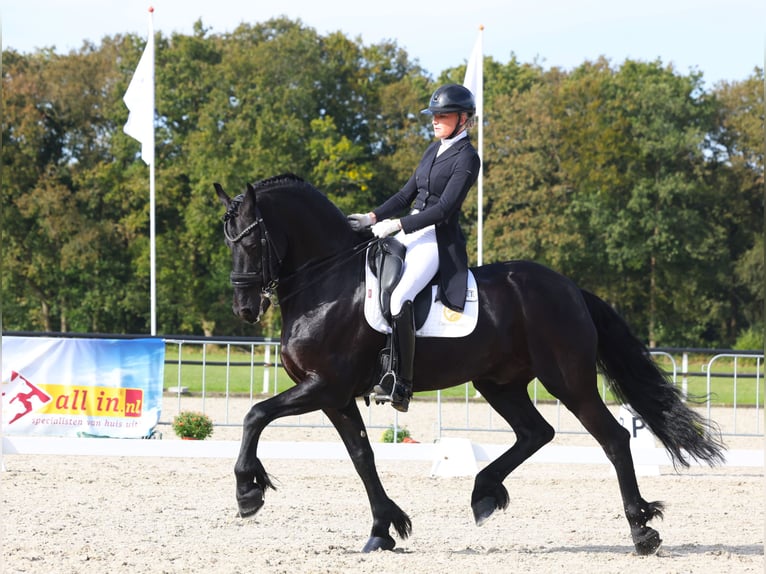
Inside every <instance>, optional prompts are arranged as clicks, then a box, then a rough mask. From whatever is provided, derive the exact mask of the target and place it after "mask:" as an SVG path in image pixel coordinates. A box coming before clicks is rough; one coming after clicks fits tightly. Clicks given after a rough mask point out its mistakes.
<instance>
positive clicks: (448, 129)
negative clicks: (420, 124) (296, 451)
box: [431, 112, 460, 139]
mask: <svg viewBox="0 0 766 574" xmlns="http://www.w3.org/2000/svg"><path fill="white" fill-rule="evenodd" d="M459 119H460V114H458V113H457V112H449V113H446V114H434V116H433V120H432V122H431V123H432V124H433V126H434V136H435V137H437V138H439V139H444V138H447V137H449V136H450V135H451V134H452V132H453V131H455V126H456V125H457V123H458V120H459Z"/></svg>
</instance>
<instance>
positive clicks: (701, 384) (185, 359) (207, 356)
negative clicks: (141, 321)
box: [165, 344, 764, 406]
mask: <svg viewBox="0 0 766 574" xmlns="http://www.w3.org/2000/svg"><path fill="white" fill-rule="evenodd" d="M165 360H166V364H165V389H168V388H171V387H176V386H178V385H180V386H182V387H187V388H188V389H189V391H190V392H192V393H202V392H203V390H204V392H205V393H206V394H208V395H215V394H225V393H229V394H240V395H250V394H252V395H253V396H261V395H264V394H265V395H271V394H274V393H275V391H276V392H281V391H283V390H285V389H287V388H288V387H290V386H292V385H293V382H292V380H291V379H290V378H289V377H288V376H287V373H286V372H285V370H284V369H283V368H281V367H280V368H277V369H276V376H275V369H274V367H273V364H272V365H270V366H269V367H268V368H269V373H268V391H267V392H266V393H264V392H263V376H264V366H263V363H264V356H263V347H261V346H254V353H253V356H252V359H251V353H250V346H249V345H245V346H233V345H232V346H231V347H230V348H229V350H228V351H227V349H226V347H217V346H214V345H205V352H204V354H203V350H202V346H201V345H188V344H185V345H184V347H183V349H182V354H181V366H180V369H181V372H180V382H179V372H178V368H179V365H178V348H177V346H176V345H171V344H168V349H167V351H166V357H165ZM709 360H710V356H704V355H699V356H694V357H690V361H689V375H688V376H687V389H688V393H689V395H690V396H700V397H704V396H705V395H706V394H707V374H706V372H705V370H704V367H705V366H706V365H707V364H708V362H709ZM251 361H252V362H251ZM273 361H274V353H273V348H272V354H271V362H272V363H273ZM657 361H658V364H659V366H660V367H661V368H662V369H664V370H666V371H669V372H672V363H671V362H670V360H669V359H667V357H663V356H660V357H658V358H657ZM227 364H228V365H229V369H228V370H227ZM734 366H735V365H734V361H733V360H732V359H729V358H726V359H719V360H716V361H715V362H714V363H713V365H712V367H713V368H712V371H713V372H712V374H711V397H712V403H713V404H714V405H732V404H735V399H736V404H737V405H738V406H754V405H755V404H756V374H758V376H759V377H760V384H759V385H758V394H759V397H758V401H759V403H758V404H760V405H763V404H764V381H763V362H761V364H760V365H758V364H756V361H755V360H754V359H743V358H739V359H738V360H737V364H736V367H737V380H736V390H735V388H734V387H735V385H734V379H733V376H732V375H733V373H734ZM678 369H679V371H680V364H679V366H678ZM677 384H678V385H679V386H680V385H682V380H681V376H680V375H679V376H678V381H677ZM203 387H204V388H203ZM275 387H276V388H275ZM599 391H600V392H601V393H602V396H604V394H605V396H606V401H607V402H608V403H613V402H614V398H613V396H612V395H611V393H610V392H609V391H608V389H604V383H603V381H602V380H601V379H600V378H599ZM529 392H530V396H532V397H533V398H535V399H536V400H537V401H553V400H555V399H554V397H552V396H551V395H550V394H549V393H548V392H547V391H546V390H545V389H544V388H543V386H542V385H541V384H540V383H539V382H537V381H535V382H534V383H533V384H531V385H530V386H529ZM418 396H419V397H424V398H428V397H434V398H435V397H436V392H427V393H420V394H418ZM441 396H442V399H445V400H450V399H461V400H462V399H465V398H469V399H471V398H473V397H475V396H476V391H475V390H474V388H473V385H472V384H470V383H467V384H465V385H460V386H457V387H452V388H450V389H445V390H443V391H442V395H441Z"/></svg>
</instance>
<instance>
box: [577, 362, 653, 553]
mask: <svg viewBox="0 0 766 574" xmlns="http://www.w3.org/2000/svg"><path fill="white" fill-rule="evenodd" d="M594 378H595V376H594ZM562 401H563V402H564V404H565V405H566V406H567V408H569V410H571V411H572V412H573V413H574V415H575V416H576V417H577V418H578V419H579V420H580V422H581V423H582V424H583V426H584V427H585V428H586V429H587V430H588V432H590V434H591V435H593V437H594V438H595V439H596V440H597V441H598V442H599V444H600V445H601V447H602V448H603V449H604V453H606V456H607V458H608V459H609V461H610V462H611V463H612V465H613V466H614V469H615V471H616V472H617V482H618V483H619V485H620V494H621V495H622V502H623V507H624V510H625V517H626V518H627V519H628V524H630V533H631V536H632V538H633V544H634V545H635V547H636V552H637V553H638V554H641V555H647V554H653V553H654V552H656V551H657V549H658V548H659V547H660V544H662V539H661V538H660V534H659V532H657V531H656V530H654V529H653V528H651V527H649V526H647V522H649V521H650V520H651V519H652V518H662V509H663V505H662V503H661V502H647V501H646V500H644V499H643V498H642V497H641V493H640V492H639V489H638V480H637V479H636V471H635V467H634V466H633V457H632V455H631V453H630V433H629V432H628V431H627V430H626V429H625V428H623V427H622V426H621V425H620V423H618V422H617V420H616V419H615V418H614V416H613V415H612V413H610V412H609V409H608V408H607V407H606V405H605V404H604V402H603V401H602V400H601V397H599V396H598V393H597V392H596V391H595V388H594V390H593V392H592V393H591V395H590V398H589V399H583V398H580V399H579V400H577V401H575V402H572V401H565V400H564V399H562Z"/></svg>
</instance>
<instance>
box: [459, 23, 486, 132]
mask: <svg viewBox="0 0 766 574" xmlns="http://www.w3.org/2000/svg"><path fill="white" fill-rule="evenodd" d="M483 31H484V26H481V27H480V28H479V36H478V37H477V38H476V44H474V46H473V51H472V52H471V57H470V59H469V60H468V65H467V66H466V69H465V80H463V86H465V87H466V88H468V89H469V90H471V93H472V94H473V97H474V98H476V115H477V116H478V117H479V121H483V120H484V53H483V48H482V41H481V40H482V33H483Z"/></svg>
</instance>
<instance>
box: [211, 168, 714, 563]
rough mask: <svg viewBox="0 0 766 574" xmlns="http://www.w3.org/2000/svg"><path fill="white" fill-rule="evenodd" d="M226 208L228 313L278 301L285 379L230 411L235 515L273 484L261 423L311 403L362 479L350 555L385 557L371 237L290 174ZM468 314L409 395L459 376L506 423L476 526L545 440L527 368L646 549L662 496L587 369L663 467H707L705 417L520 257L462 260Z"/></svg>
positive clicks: (425, 363) (252, 508)
mask: <svg viewBox="0 0 766 574" xmlns="http://www.w3.org/2000/svg"><path fill="white" fill-rule="evenodd" d="M215 188H216V192H217V194H218V197H219V198H220V199H221V201H222V202H223V203H224V205H225V206H226V209H227V211H226V214H225V216H224V234H225V237H226V243H227V245H228V246H229V248H230V249H231V252H232V258H233V271H232V273H231V283H232V285H233V287H234V306H233V309H234V313H235V314H236V315H238V316H239V317H240V318H242V319H243V320H245V321H248V322H256V321H258V319H259V318H260V317H261V315H262V313H263V312H265V310H266V309H267V307H268V304H269V301H270V298H271V297H272V295H274V294H275V292H276V295H277V297H278V301H279V304H280V306H281V311H282V321H283V327H282V339H281V342H282V364H283V365H284V367H285V369H286V371H287V373H288V374H289V375H290V377H291V378H292V379H293V380H294V381H295V382H296V383H297V384H296V385H295V386H294V387H291V388H290V389H288V390H286V391H284V392H282V393H280V394H278V395H276V396H274V397H271V398H269V399H267V400H264V401H261V402H258V403H256V404H255V405H253V407H252V408H251V410H250V411H249V412H248V414H247V415H246V416H245V419H244V429H243V436H242V444H241V449H240V453H239V457H238V459H237V462H236V465H235V469H234V472H235V476H236V485H237V487H236V496H237V503H238V507H239V513H240V516H242V517H247V516H251V515H254V514H255V513H256V512H257V511H258V510H259V509H260V508H261V506H262V505H263V502H264V491H265V490H266V489H269V488H274V486H273V484H272V482H271V480H270V478H269V475H268V474H267V473H266V470H265V468H264V466H263V464H262V462H261V461H260V460H259V458H258V440H259V438H260V436H261V433H262V432H263V430H264V428H265V427H266V426H267V425H268V424H269V423H271V422H272V421H274V420H275V419H277V418H280V417H286V416H291V415H300V414H302V413H307V412H310V411H316V410H319V409H321V410H322V411H323V412H324V413H325V414H326V416H327V417H328V419H329V420H330V421H331V422H332V424H333V425H334V426H335V428H336V429H337V431H338V433H339V434H340V437H341V439H342V440H343V443H344V444H345V446H346V448H347V449H348V453H349V455H350V457H351V460H352V461H353V463H354V466H355V468H356V471H357V473H358V474H359V476H360V477H361V479H362V481H363V482H364V486H365V489H366V490H367V496H368V498H369V503H370V507H371V510H372V516H373V521H372V530H371V533H370V537H369V539H368V541H367V543H366V544H365V546H364V551H365V552H369V551H372V550H377V549H384V550H391V549H393V548H394V546H395V541H394V539H393V538H392V536H391V534H390V532H389V530H390V528H391V526H393V527H394V529H395V530H396V532H397V533H398V535H399V536H400V537H401V538H403V539H404V538H407V536H408V535H409V534H410V532H411V528H412V525H411V522H410V519H409V517H408V516H407V514H405V513H404V512H403V511H402V510H401V509H400V508H399V506H397V504H396V503H395V502H394V501H393V500H391V499H390V498H389V497H388V496H387V494H386V491H385V490H384V488H383V485H382V484H381V481H380V478H379V476H378V472H377V469H376V467H375V460H374V456H373V451H372V448H371V447H370V442H369V440H368V437H367V433H366V430H365V425H364V423H363V420H362V416H361V413H360V411H359V407H358V406H357V401H356V398H357V397H362V396H366V395H367V394H368V393H369V391H370V389H371V388H372V387H373V385H374V384H375V383H376V382H377V381H376V379H375V377H376V374H377V372H378V370H379V369H378V367H379V365H378V363H379V361H378V352H379V351H380V349H381V348H382V347H383V346H384V343H385V335H383V334H380V333H378V332H376V331H374V330H373V329H372V328H370V327H369V326H368V325H367V323H366V321H365V320H364V318H363V305H364V297H365V290H364V284H363V283H364V268H363V261H364V259H365V258H364V256H363V255H362V254H363V252H364V251H365V248H366V246H367V245H368V244H369V243H370V241H368V240H366V239H365V238H363V237H360V236H359V234H357V233H355V232H354V231H352V230H351V228H350V227H349V225H348V223H347V221H346V218H345V216H344V215H343V214H342V213H341V212H340V211H339V210H338V209H337V208H336V207H335V206H334V205H333V204H332V203H331V202H330V201H329V200H328V199H327V198H326V197H325V196H324V195H322V194H321V193H320V192H319V191H317V190H316V189H315V188H314V187H312V186H311V185H310V184H308V183H306V182H304V181H303V180H301V179H299V178H297V177H296V176H293V175H289V174H288V175H281V176H277V177H274V178H270V179H267V180H264V181H261V182H259V183H257V184H255V185H248V186H247V189H246V191H245V192H244V193H243V194H241V195H239V196H237V197H236V198H235V199H231V198H230V197H229V196H228V195H227V194H226V193H225V192H224V190H223V188H222V187H221V186H220V185H218V184H215ZM473 272H474V274H475V276H476V281H477V285H478V288H479V297H480V303H479V317H478V323H477V326H476V328H475V330H474V331H473V332H472V333H471V334H470V335H468V336H466V337H464V338H422V339H419V341H418V343H417V350H416V357H415V367H414V368H415V374H414V390H415V392H418V391H431V390H435V389H444V388H448V387H452V386H455V385H460V384H463V383H465V382H466V381H473V384H474V386H475V387H476V389H477V390H478V391H479V392H480V393H481V396H482V397H483V398H484V399H486V401H487V402H488V403H489V404H490V405H491V406H492V407H493V408H494V409H495V410H496V411H497V412H498V413H499V414H500V415H501V416H502V417H503V418H504V419H505V420H506V421H507V422H508V424H509V425H510V426H511V428H512V429H513V431H514V433H515V435H516V442H515V443H514V444H513V446H511V447H510V448H509V449H508V450H507V451H505V452H504V453H503V454H502V455H501V456H500V457H498V458H497V460H495V461H493V462H492V463H490V464H489V465H487V466H486V467H485V468H483V469H482V470H481V471H480V472H479V473H478V474H477V476H476V479H475V483H474V488H473V493H472V494H471V507H472V509H473V513H474V517H475V520H476V523H477V524H478V525H481V524H483V523H484V522H485V521H486V520H487V519H488V518H489V517H490V516H491V515H492V514H493V513H494V511H495V510H499V509H505V508H506V507H507V506H508V503H509V496H508V491H507V490H506V488H505V487H504V486H503V480H504V479H505V478H506V477H507V476H508V475H509V474H510V473H511V472H512V471H513V470H514V469H515V468H516V467H518V466H519V465H520V464H521V463H522V462H524V461H525V460H526V459H528V458H529V457H530V456H531V455H532V454H533V453H534V452H535V451H537V450H538V449H540V448H541V447H542V446H543V445H545V444H546V443H548V442H549V441H550V440H551V439H553V435H554V429H553V428H552V427H551V426H550V425H549V424H548V423H547V422H546V421H545V419H544V418H543V417H542V415H541V414H540V413H539V411H537V409H536V408H535V406H534V405H533V403H532V402H531V400H530V398H529V395H528V392H527V386H528V384H529V383H530V381H532V379H534V378H535V377H537V379H539V381H540V382H541V383H542V384H543V385H544V386H545V388H546V389H547V390H548V392H550V393H551V394H552V395H553V396H555V397H556V398H558V399H560V400H561V402H562V403H563V404H564V405H565V406H566V407H567V408H568V409H569V410H570V411H572V413H574V415H575V416H576V417H577V418H578V419H579V420H580V422H581V423H582V424H583V426H584V427H585V428H586V429H587V430H588V432H590V433H591V434H592V435H593V436H594V437H595V439H596V440H597V441H598V443H599V444H600V445H601V447H602V448H603V449H604V452H605V453H606V456H607V457H608V458H609V460H610V461H611V463H612V464H613V465H614V468H615V470H616V471H617V480H618V482H619V486H620V492H621V494H622V500H623V507H624V510H625V516H626V517H627V519H628V523H629V524H630V531H631V536H632V538H633V543H634V544H635V547H636V551H637V552H638V554H650V553H653V552H654V551H656V549H657V548H658V547H659V546H660V543H661V540H660V536H659V533H658V532H657V531H656V530H654V529H653V528H651V527H649V526H647V522H649V521H650V520H651V519H653V518H655V517H662V510H663V504H662V503H661V502H647V501H646V500H644V499H643V498H642V497H641V494H640V492H639V489H638V483H637V480H636V474H635V470H634V467H633V460H632V457H631V453H630V446H629V441H630V436H629V433H628V431H626V430H625V429H624V428H623V427H622V426H620V424H619V423H618V422H617V420H616V419H615V417H614V416H613V415H612V414H611V413H610V411H609V410H608V408H607V407H606V405H605V404H604V402H603V401H602V399H601V397H600V396H599V392H598V386H597V376H596V373H597V368H598V369H599V370H600V371H601V372H602V373H603V374H604V375H605V376H606V378H607V379H608V381H609V382H610V385H611V389H612V391H613V392H614V394H615V395H616V396H617V397H618V398H619V399H621V400H622V401H623V402H625V403H629V404H630V405H631V406H632V408H633V409H634V410H635V411H636V412H637V413H638V415H640V416H641V418H642V419H643V420H644V422H645V424H646V425H647V426H648V427H649V428H650V429H651V431H652V432H653V433H654V435H655V436H656V437H657V438H658V439H659V440H660V441H661V442H662V444H663V445H664V447H665V448H666V449H667V451H668V452H669V454H670V456H671V457H672V460H673V462H674V464H676V465H680V466H688V465H689V460H690V458H692V459H695V460H698V461H703V462H706V463H708V464H711V465H713V464H715V463H719V462H722V461H723V459H724V457H723V448H724V447H723V445H722V444H721V442H720V441H719V439H718V438H717V435H714V434H713V433H712V432H711V431H712V430H713V429H711V428H709V425H708V424H707V423H706V421H705V420H704V419H703V418H702V417H701V416H700V415H698V414H697V413H695V412H694V411H692V410H691V409H690V408H688V407H687V406H686V405H685V404H684V402H683V401H682V399H681V396H680V394H679V391H678V390H677V389H676V387H674V386H673V385H672V384H671V383H670V382H669V381H668V380H667V378H666V376H665V375H664V374H663V373H662V372H661V371H660V370H659V369H658V368H657V367H656V366H655V364H654V362H653V361H652V359H651V356H650V354H649V352H648V349H647V348H646V347H645V345H643V344H642V343H641V342H640V341H639V340H638V339H636V337H635V336H634V335H632V334H631V331H630V330H629V328H628V326H627V325H626V323H625V322H624V321H623V320H622V319H621V318H620V317H619V316H618V315H617V313H615V311H614V310H613V309H612V308H611V307H610V306H609V305H607V304H606V303H605V302H604V301H602V300H601V299H599V298H598V297H597V296H595V295H593V294H592V293H589V292H587V291H585V290H583V289H580V288H578V287H577V286H576V285H575V284H574V283H573V282H572V281H570V280H569V279H567V278H566V277H564V276H562V275H560V274H558V273H556V272H554V271H552V270H550V269H548V268H546V267H543V266H541V265H538V264H535V263H532V262H529V261H511V262H507V263H493V264H490V265H484V266H481V267H478V268H474V269H473Z"/></svg>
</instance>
